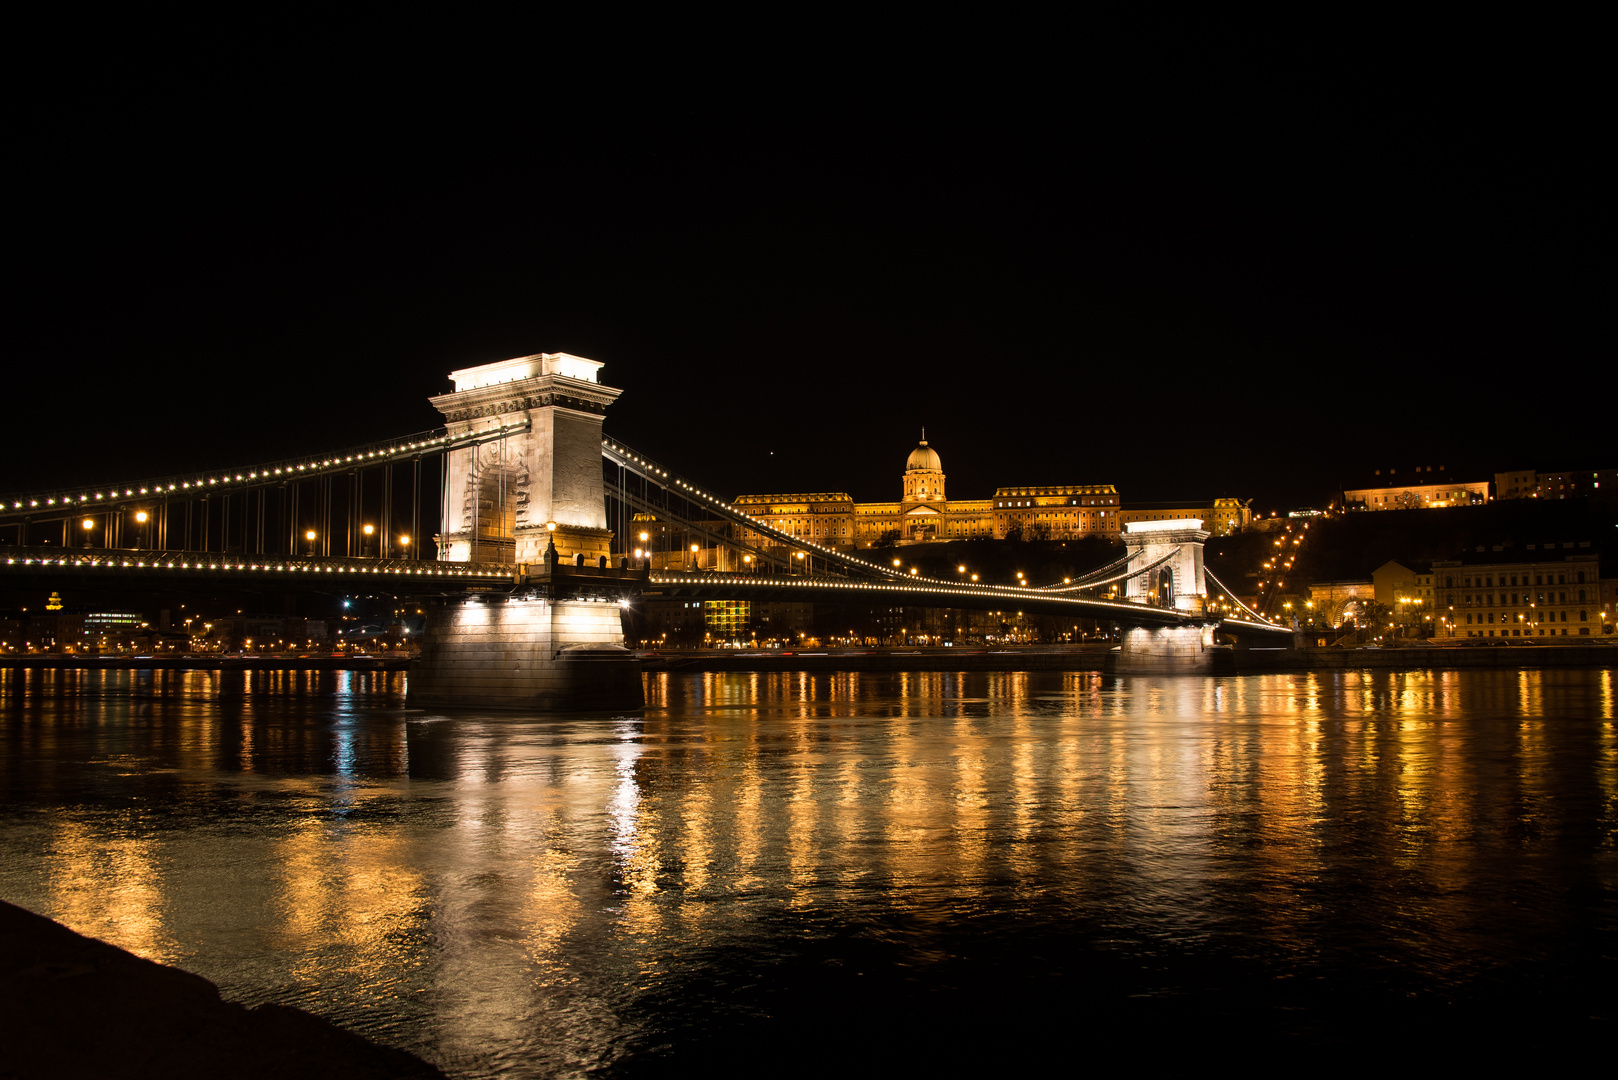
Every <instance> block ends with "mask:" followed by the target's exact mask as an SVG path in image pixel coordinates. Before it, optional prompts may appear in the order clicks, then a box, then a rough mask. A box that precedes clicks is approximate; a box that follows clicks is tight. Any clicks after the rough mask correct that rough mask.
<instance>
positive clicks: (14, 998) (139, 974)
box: [0, 902, 444, 1080]
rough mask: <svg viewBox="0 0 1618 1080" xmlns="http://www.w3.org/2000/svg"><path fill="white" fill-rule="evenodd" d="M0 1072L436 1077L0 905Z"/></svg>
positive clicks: (386, 1052) (291, 1014) (394, 1053)
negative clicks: (0, 1025)
mask: <svg viewBox="0 0 1618 1080" xmlns="http://www.w3.org/2000/svg"><path fill="white" fill-rule="evenodd" d="M0 1016H4V1017H5V1026H6V1032H7V1034H6V1036H5V1038H4V1039H0V1075H4V1076H17V1077H32V1076H39V1077H45V1076H49V1077H58V1078H63V1080H66V1078H72V1077H97V1078H111V1077H129V1078H136V1077H141V1078H144V1077H153V1078H157V1077H165V1078H173V1080H189V1078H191V1077H197V1078H204V1077H205V1078H209V1080H212V1078H215V1077H220V1076H234V1077H244V1078H255V1080H256V1078H264V1080H269V1078H272V1077H273V1078H284V1077H291V1076H298V1077H332V1078H334V1080H335V1078H345V1080H366V1078H370V1077H376V1078H379V1080H380V1078H383V1077H403V1078H412V1077H419V1078H421V1080H431V1078H437V1080H443V1076H444V1074H443V1073H442V1072H440V1071H439V1070H438V1069H436V1068H434V1067H433V1066H432V1065H429V1064H428V1063H427V1062H425V1061H423V1060H421V1059H420V1058H418V1057H416V1056H415V1055H414V1054H409V1053H406V1052H405V1051H403V1050H395V1049H392V1048H391V1047H386V1046H379V1045H377V1044H375V1043H372V1042H369V1041H367V1040H365V1039H362V1038H360V1037H359V1036H358V1035H355V1034H353V1033H351V1032H348V1031H344V1030H343V1029H342V1028H339V1027H337V1026H335V1025H333V1024H329V1023H327V1022H326V1021H324V1020H322V1019H320V1018H319V1017H317V1016H314V1015H312V1014H310V1013H306V1012H304V1011H303V1010H302V1009H293V1008H287V1007H285V1006H281V1005H260V1006H258V1007H257V1008H253V1009H248V1008H245V1007H243V1006H241V1005H237V1004H235V1003H234V1002H229V1001H224V1000H222V999H221V998H220V996H219V988H218V987H217V986H215V985H214V984H213V983H211V982H209V981H208V980H207V979H204V978H202V977H201V976H200V975H193V974H191V973H190V972H188V971H181V970H180V969H179V968H172V967H166V966H164V965H162V964H154V963H153V962H151V961H150V960H143V959H142V958H140V957H138V956H136V955H134V954H133V953H128V952H125V951H124V950H123V949H120V948H117V947H116V946H113V945H109V944H107V943H106V942H104V941H97V940H96V939H94V938H87V937H84V936H82V935H80V934H76V933H74V932H73V931H72V930H69V929H68V928H67V927H65V926H63V925H61V924H60V923H57V922H53V921H51V920H50V919H47V918H45V917H43V916H41V915H35V914H34V913H33V912H31V911H27V910H25V909H23V908H20V907H15V906H13V905H11V904H7V903H4V902H0Z"/></svg>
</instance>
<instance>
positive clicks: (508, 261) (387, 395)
mask: <svg viewBox="0 0 1618 1080" xmlns="http://www.w3.org/2000/svg"><path fill="white" fill-rule="evenodd" d="M1030 33H1031V34H1033V36H1035V37H1037V36H1038V28H1031V29H1030ZM1057 55H1058V54H1057V53H1055V52H1052V53H1050V54H1048V55H1047V56H1045V57H1044V61H1045V62H1041V63H1033V64H1028V65H1024V66H1021V67H1016V68H1013V67H1010V66H1001V65H993V66H992V68H997V69H998V70H984V69H982V68H981V67H978V68H969V69H962V68H960V67H952V66H951V65H949V64H940V65H939V66H936V67H932V66H928V65H925V64H923V65H918V66H915V67H905V66H897V65H896V64H890V65H889V69H887V70H885V72H884V75H885V77H884V78H882V79H880V80H875V81H868V82H859V81H858V79H859V78H860V77H862V76H859V73H858V71H857V70H853V69H851V68H850V67H849V66H848V64H846V63H845V64H831V66H830V67H829V68H828V69H826V70H825V71H824V72H822V73H821V74H819V75H817V76H816V79H815V80H809V79H808V74H809V73H810V72H811V71H812V70H815V68H814V67H813V66H812V65H803V66H797V67H793V68H792V69H791V73H789V74H788V75H785V76H782V77H780V78H778V79H775V80H765V79H763V78H760V77H758V76H759V75H760V73H762V72H765V71H766V70H767V69H768V68H769V67H770V65H769V63H766V62H759V61H758V58H755V62H754V63H753V64H752V65H751V66H750V67H749V68H748V71H747V72H746V73H736V75H735V77H734V78H730V77H729V75H728V73H726V72H718V73H714V72H709V74H708V75H707V76H706V77H705V79H704V81H703V84H702V85H701V86H700V87H695V88H694V87H691V86H688V85H686V84H685V82H683V81H682V80H680V79H675V78H671V77H670V76H671V74H672V73H673V72H675V71H677V70H679V69H678V66H677V65H669V66H667V67H664V68H659V69H657V70H651V69H640V68H633V66H632V65H629V66H621V67H618V68H614V69H613V70H612V71H611V72H610V73H605V72H594V73H593V72H591V71H589V69H588V68H587V67H585V66H580V67H578V68H574V69H569V70H567V71H557V70H554V69H551V68H548V67H547V66H546V65H545V64H543V63H536V64H533V65H530V66H528V67H523V66H520V65H518V66H513V65H509V64H506V63H504V62H503V61H502V58H490V60H489V62H488V64H487V65H486V66H482V67H479V66H478V65H471V64H462V65H457V66H455V67H451V68H445V69H442V70H439V69H436V68H434V67H433V65H431V64H430V63H427V62H426V60H427V58H426V57H425V56H424V55H423V54H422V53H420V52H419V51H417V52H414V53H411V54H410V55H408V56H397V55H391V54H388V53H387V52H386V50H381V51H377V52H372V53H368V54H361V53H359V52H357V51H354V50H350V51H343V50H341V49H336V48H315V47H304V46H297V45H291V44H289V45H288V46H287V48H286V49H285V50H284V51H276V50H273V49H268V48H266V51H265V52H264V54H263V55H258V56H253V57H245V56H242V55H239V54H231V55H229V56H225V57H220V58H218V59H213V60H209V61H206V62H205V61H202V60H199V59H197V58H196V56H195V55H193V54H190V53H181V52H176V53H173V54H170V55H168V56H166V57H164V58H163V59H164V61H165V62H162V63H157V62H153V63H150V64H148V63H145V62H142V63H136V62H134V61H132V60H124V61H120V62H119V63H117V64H110V65H107V66H100V65H91V66H90V67H88V68H87V69H86V73H84V74H82V77H81V78H79V79H77V80H75V81H73V82H71V83H68V82H64V83H62V84H60V85H58V86H55V87H53V88H50V89H49V92H41V93H38V94H36V95H35V96H33V97H32V98H30V99H29V100H28V101H27V102H26V103H23V104H22V105H21V106H20V108H21V110H22V113H21V115H22V122H20V123H19V124H18V125H17V128H16V130H15V132H14V133H13V138H14V145H13V150H14V151H15V153H14V163H15V166H14V171H13V177H12V178H13V181H14V184H13V186H14V197H13V200H12V201H11V202H10V210H11V229H10V230H9V232H10V234H11V244H10V245H9V246H10V248H11V251H12V255H13V260H14V263H13V265H14V268H18V269H20V278H21V281H22V284H21V285H20V287H19V288H17V289H16V290H15V292H16V295H15V297H14V301H15V303H14V307H13V327H14V337H13V342H12V363H10V364H8V365H7V368H8V373H9V374H8V378H7V383H8V384H9V385H8V391H9V397H10V400H9V402H8V405H7V409H6V413H7V427H8V429H9V434H10V437H11V438H10V442H11V446H12V450H13V453H12V454H11V455H10V456H9V457H8V458H7V459H6V461H7V465H6V467H5V468H4V470H0V489H4V490H6V491H14V490H18V489H34V488H41V487H44V486H48V485H50V484H55V483H67V482H72V481H80V482H89V481H94V480H111V481H124V480H130V479H135V480H138V479H140V478H141V477H143V476H147V475H155V474H162V473H166V472H168V471H170V470H176V469H181V468H197V467H206V466H210V465H212V466H225V465H236V464H251V463H253V462H255V461H258V460H261V459H265V458H270V457H277V456H282V455H286V454H290V453H295V452H300V451H312V450H318V449H329V448H335V447H338V446H343V445H349V444H353V443H357V442H361V441H365V440H369V439H373V438H378V437H382V436H387V435H391V434H403V433H407V432H411V431H417V430H421V429H425V428H428V427H430V426H433V425H434V424H435V422H436V420H437V416H436V414H435V413H434V412H433V411H432V410H431V408H430V407H429V406H428V405H427V403H426V398H427V396H428V395H430V394H434V393H438V392H442V391H443V390H446V389H448V384H447V381H446V380H445V376H446V374H447V373H448V372H449V371H450V370H452V369H454V368H458V367H463V366H469V365H473V364H478V363H485V362H489V361H494V360H500V359H505V358H508V357H511V356H517V355H522V354H527V353H532V352H539V351H558V350H560V351H567V352H573V353H577V354H579V355H582V356H587V357H591V358H593V359H596V360H600V361H603V362H604V363H605V364H606V365H607V366H606V368H605V369H604V372H603V376H604V381H606V382H607V383H609V384H610V385H613V386H617V387H620V388H622V389H623V390H624V395H623V397H622V399H621V400H620V402H619V403H618V405H616V406H615V407H614V409H613V410H612V412H611V413H610V414H609V416H608V419H607V430H608V432H609V433H612V434H615V435H617V436H619V437H621V438H622V439H624V440H625V441H627V442H629V443H630V444H631V445H633V446H635V447H638V448H640V449H642V450H644V451H645V452H647V453H649V454H652V455H654V456H657V457H659V458H661V459H663V460H664V461H665V462H667V463H668V464H669V465H671V466H673V467H674V468H675V469H677V470H679V471H680V472H683V473H684V474H686V475H688V476H690V477H692V478H693V479H696V480H698V481H700V482H702V483H704V484H707V485H712V486H713V487H715V488H717V489H718V490H720V491H722V492H726V493H730V494H739V493H742V492H750V491H770V490H775V491H783V490H844V491H849V492H851V493H852V494H853V495H854V496H855V497H856V498H860V499H893V498H897V496H898V494H899V490H900V488H899V476H900V472H901V471H902V468H903V462H904V459H905V456H906V455H907V454H908V452H909V450H910V449H911V447H912V446H913V445H914V444H915V440H916V437H917V435H918V434H919V429H920V428H921V426H922V425H924V424H925V425H926V427H927V432H928V436H929V439H930V440H931V442H932V444H933V446H934V447H935V448H936V449H937V450H938V451H939V452H940V454H941V455H942V457H943V461H944V465H945V470H946V473H947V474H948V477H949V481H948V483H949V492H950V494H951V495H952V496H955V497H987V496H988V495H989V494H990V493H991V492H992V490H993V488H994V487H995V486H997V485H1009V484H1036V483H1061V482H1068V483H1094V482H1110V483H1115V484H1117V485H1118V486H1119V488H1120V490H1121V491H1122V492H1123V494H1124V498H1125V500H1126V501H1128V500H1135V499H1138V500H1150V499H1170V498H1178V497H1210V496H1214V495H1223V494H1234V495H1240V496H1243V497H1256V498H1257V500H1258V502H1257V504H1256V505H1258V506H1259V507H1260V508H1273V507H1278V506H1279V507H1285V506H1287V505H1298V504H1307V503H1310V502H1312V501H1315V500H1317V499H1318V498H1319V497H1321V495H1322V494H1323V493H1324V492H1326V491H1327V490H1328V489H1330V488H1332V487H1334V486H1337V485H1340V484H1342V483H1344V482H1348V483H1353V482H1356V481H1358V480H1359V478H1360V477H1361V476H1362V475H1364V474H1366V473H1368V472H1369V471H1370V470H1371V469H1372V468H1376V467H1381V468H1386V467H1388V466H1390V465H1391V466H1394V467H1398V468H1400V469H1405V468H1410V467H1414V466H1417V465H1423V464H1432V465H1444V466H1446V467H1447V469H1448V470H1449V471H1450V472H1452V473H1461V474H1463V475H1464V476H1466V477H1486V476H1488V475H1490V474H1492V472H1494V471H1495V470H1501V469H1506V468H1519V467H1530V468H1532V467H1539V468H1553V467H1564V466H1579V465H1592V466H1593V465H1602V466H1608V467H1610V466H1611V465H1612V464H1613V463H1614V462H1613V454H1612V451H1611V445H1612V441H1611V437H1610V434H1608V435H1605V436H1603V435H1601V434H1600V425H1601V421H1600V415H1601V414H1602V413H1604V412H1608V413H1610V411H1611V405H1610V403H1611V397H1612V395H1611V383H1612V379H1611V376H1610V374H1607V372H1608V371H1609V370H1610V367H1611V356H1610V354H1611V348H1610V345H1603V344H1602V343H1601V340H1600V339H1598V337H1597V329H1596V318H1595V312H1596V310H1597V308H1598V303H1599V305H1600V309H1601V310H1607V309H1609V308H1610V303H1611V301H1610V297H1611V295H1612V280H1611V274H1610V270H1609V264H1608V259H1607V258H1606V256H1607V254H1608V251H1609V249H1610V243H1609V240H1610V226H1609V220H1610V218H1609V212H1608V209H1607V206H1606V203H1607V202H1608V199H1607V198H1606V197H1605V196H1606V195H1607V191H1606V189H1607V188H1608V187H1609V186H1610V185H1609V184H1608V183H1607V182H1605V178H1606V177H1607V175H1608V166H1607V165H1606V163H1605V162H1604V161H1601V160H1600V159H1599V158H1598V156H1597V155H1598V154H1600V149H1599V147H1600V146H1601V145H1602V144H1603V143H1605V142H1607V141H1608V140H1607V139H1606V138H1605V137H1604V136H1599V137H1598V135H1597V132H1598V130H1600V131H1604V130H1605V128H1606V126H1607V125H1606V123H1605V122H1604V121H1603V122H1601V123H1599V124H1598V123H1597V122H1596V117H1595V111H1594V108H1593V106H1591V105H1589V104H1586V103H1587V102H1592V101H1595V100H1599V96H1598V95H1595V94H1594V89H1595V88H1594V85H1593V82H1592V83H1591V85H1589V86H1585V85H1582V84H1581V82H1580V79H1581V76H1580V75H1579V73H1578V71H1577V70H1561V69H1559V68H1558V66H1557V65H1555V64H1546V65H1545V66H1544V70H1543V71H1540V72H1537V73H1536V77H1535V78H1533V79H1529V78H1527V77H1526V76H1525V75H1524V74H1523V73H1522V72H1520V71H1519V72H1516V73H1512V74H1506V73H1502V72H1503V70H1504V69H1502V68H1501V67H1500V66H1498V65H1495V64H1479V65H1477V66H1476V67H1475V68H1470V69H1463V68H1461V67H1459V66H1444V65H1443V64H1439V66H1437V67H1433V66H1432V62H1431V61H1430V60H1429V59H1426V58H1420V57H1404V58H1386V61H1385V63H1382V64H1375V63H1369V62H1367V63H1363V64H1355V65H1347V66H1338V67H1333V68H1331V69H1330V70H1326V71H1317V70H1315V69H1314V67H1313V64H1312V62H1311V60H1310V59H1309V58H1306V59H1305V60H1303V61H1294V62H1292V63H1291V64H1290V65H1289V67H1288V68H1287V69H1286V70H1273V71H1272V70H1269V69H1267V68H1265V67H1263V66H1262V65H1231V66H1230V67H1228V68H1222V67H1220V66H1219V65H1217V64H1213V65H1203V66H1200V67H1198V68H1196V69H1195V70H1188V69H1185V68H1183V67H1181V66H1180V65H1178V64H1177V63H1176V62H1175V58H1174V57H1166V58H1165V57H1152V58H1150V59H1148V58H1147V57H1146V52H1145V50H1143V51H1142V53H1141V55H1140V56H1138V57H1137V56H1125V57H1121V58H1120V57H1114V58H1112V61H1111V62H1110V63H1109V65H1107V66H1106V68H1105V70H1097V69H1095V68H1094V67H1092V66H1090V65H1087V64H1084V63H1082V62H1081V60H1080V59H1079V58H1072V57H1069V58H1068V60H1069V61H1070V66H1061V65H1057V64H1055V63H1053V62H1050V61H1052V59H1053V57H1055V56H1057ZM843 59H845V60H846V59H847V58H846V57H845V58H843ZM861 70H863V69H861ZM1415 70H1419V71H1420V72H1421V74H1420V76H1419V77H1417V76H1415V75H1412V74H1410V72H1411V71H1415ZM491 71H492V72H497V73H496V74H490V72H491ZM92 72H93V73H92ZM1030 72H1032V73H1030ZM797 75H803V76H804V78H803V79H798V78H796V76H797ZM851 80H852V81H853V82H855V83H857V85H851ZM833 87H835V88H836V92H833V90H832V88H833ZM1598 183H1601V186H1602V188H1603V189H1604V190H1603V193H1602V194H1603V196H1604V197H1603V198H1602V199H1601V200H1600V201H1599V203H1598V200H1597V195H1596V186H1597V184H1598ZM1598 246H1599V248H1600V255H1601V256H1602V257H1600V258H1598V253H1597V252H1598ZM1598 298H1599V300H1598ZM1581 386H1582V387H1587V388H1588V389H1589V391H1590V392H1588V393H1586V392H1584V391H1582V390H1578V389H1576V387H1581ZM1602 402H1605V403H1606V404H1602Z"/></svg>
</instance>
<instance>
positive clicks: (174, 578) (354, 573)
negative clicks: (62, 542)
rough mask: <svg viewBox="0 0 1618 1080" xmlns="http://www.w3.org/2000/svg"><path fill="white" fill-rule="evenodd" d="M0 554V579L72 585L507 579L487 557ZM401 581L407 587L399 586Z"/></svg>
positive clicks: (40, 550)
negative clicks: (458, 559) (481, 560)
mask: <svg viewBox="0 0 1618 1080" xmlns="http://www.w3.org/2000/svg"><path fill="white" fill-rule="evenodd" d="M0 552H3V557H0V575H3V576H4V577H8V578H15V577H29V578H37V577H40V576H44V577H47V578H50V579H53V580H63V579H71V580H72V581H73V583H74V584H76V585H79V586H80V587H86V586H89V587H93V586H95V585H108V584H114V583H119V582H122V583H128V584H130V585H137V586H140V587H145V588H151V587H161V588H188V587H191V586H193V585H204V584H243V585H253V586H266V585H269V586H274V585H287V586H298V585H309V586H317V587H323V586H330V585H334V584H341V583H343V582H353V583H355V585H356V586H363V585H364V584H365V583H367V582H370V583H374V584H377V585H384V584H385V585H388V586H390V587H392V588H394V589H395V590H396V591H410V592H436V591H439V590H442V589H449V588H456V589H462V588H468V587H476V586H486V585H498V584H507V585H509V584H510V583H511V581H512V568H511V567H510V566H498V565H494V564H491V563H443V562H422V561H418V560H410V559H364V558H342V557H314V558H293V557H289V556H284V555H242V554H238V553H236V552H228V553H223V554H222V553H220V552H217V551H144V550H132V549H113V550H108V549H105V548H61V547H26V548H24V547H4V548H0ZM404 585H408V586H409V589H408V590H405V589H400V588H399V587H400V586H404Z"/></svg>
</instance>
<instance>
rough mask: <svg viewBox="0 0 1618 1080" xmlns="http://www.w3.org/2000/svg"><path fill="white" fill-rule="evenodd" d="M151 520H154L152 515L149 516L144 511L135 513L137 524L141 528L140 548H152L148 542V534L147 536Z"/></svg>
mask: <svg viewBox="0 0 1618 1080" xmlns="http://www.w3.org/2000/svg"><path fill="white" fill-rule="evenodd" d="M151 519H152V516H151V515H150V514H148V513H147V512H146V511H144V510H136V511H135V524H137V525H139V526H140V546H141V547H150V546H151V544H150V543H148V542H147V534H146V523H147V522H148V521H150V520H151Z"/></svg>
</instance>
